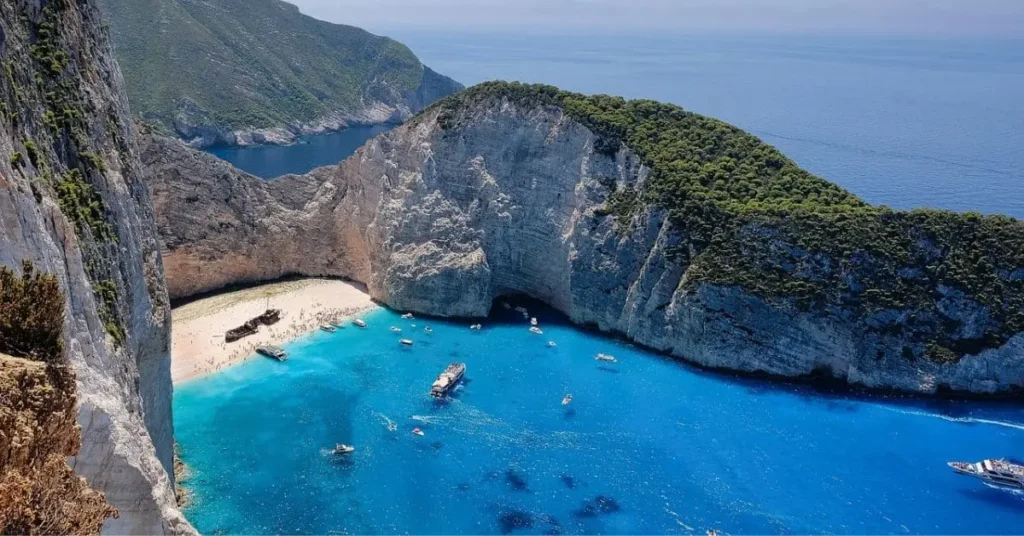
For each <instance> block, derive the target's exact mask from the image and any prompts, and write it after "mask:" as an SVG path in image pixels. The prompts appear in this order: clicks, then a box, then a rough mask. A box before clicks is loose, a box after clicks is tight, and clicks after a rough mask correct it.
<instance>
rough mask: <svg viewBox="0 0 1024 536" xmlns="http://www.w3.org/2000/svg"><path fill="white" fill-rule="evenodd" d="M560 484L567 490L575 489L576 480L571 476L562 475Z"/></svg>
mask: <svg viewBox="0 0 1024 536" xmlns="http://www.w3.org/2000/svg"><path fill="white" fill-rule="evenodd" d="M562 484H565V487H567V488H569V489H576V479H575V478H573V477H572V475H562Z"/></svg>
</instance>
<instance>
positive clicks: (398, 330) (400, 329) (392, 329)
mask: <svg viewBox="0 0 1024 536" xmlns="http://www.w3.org/2000/svg"><path fill="white" fill-rule="evenodd" d="M401 332H402V328H397V327H395V326H391V333H401Z"/></svg>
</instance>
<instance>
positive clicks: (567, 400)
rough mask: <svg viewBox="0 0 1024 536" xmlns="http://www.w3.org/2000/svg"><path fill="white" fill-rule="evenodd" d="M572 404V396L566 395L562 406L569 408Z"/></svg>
mask: <svg viewBox="0 0 1024 536" xmlns="http://www.w3.org/2000/svg"><path fill="white" fill-rule="evenodd" d="M571 402H572V395H571V394H568V395H565V398H563V399H562V405H563V406H568V405H569V404H570V403H571Z"/></svg>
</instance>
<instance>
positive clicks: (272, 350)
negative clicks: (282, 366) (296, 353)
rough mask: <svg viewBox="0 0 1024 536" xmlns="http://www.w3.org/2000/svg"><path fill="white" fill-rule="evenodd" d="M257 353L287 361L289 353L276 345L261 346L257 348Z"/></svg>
mask: <svg viewBox="0 0 1024 536" xmlns="http://www.w3.org/2000/svg"><path fill="white" fill-rule="evenodd" d="M256 353H258V354H260V355H265V356H267V357H269V358H272V359H276V360H278V361H287V360H288V355H287V354H285V353H284V350H282V349H280V348H278V347H276V346H260V347H259V348H257V349H256Z"/></svg>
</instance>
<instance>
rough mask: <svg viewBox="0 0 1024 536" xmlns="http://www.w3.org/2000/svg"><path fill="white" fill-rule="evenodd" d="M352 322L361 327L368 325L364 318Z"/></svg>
mask: <svg viewBox="0 0 1024 536" xmlns="http://www.w3.org/2000/svg"><path fill="white" fill-rule="evenodd" d="M352 323H353V324H355V325H357V326H359V327H361V328H365V327H366V322H365V321H364V320H363V319H362V318H357V319H355V320H353V321H352Z"/></svg>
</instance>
